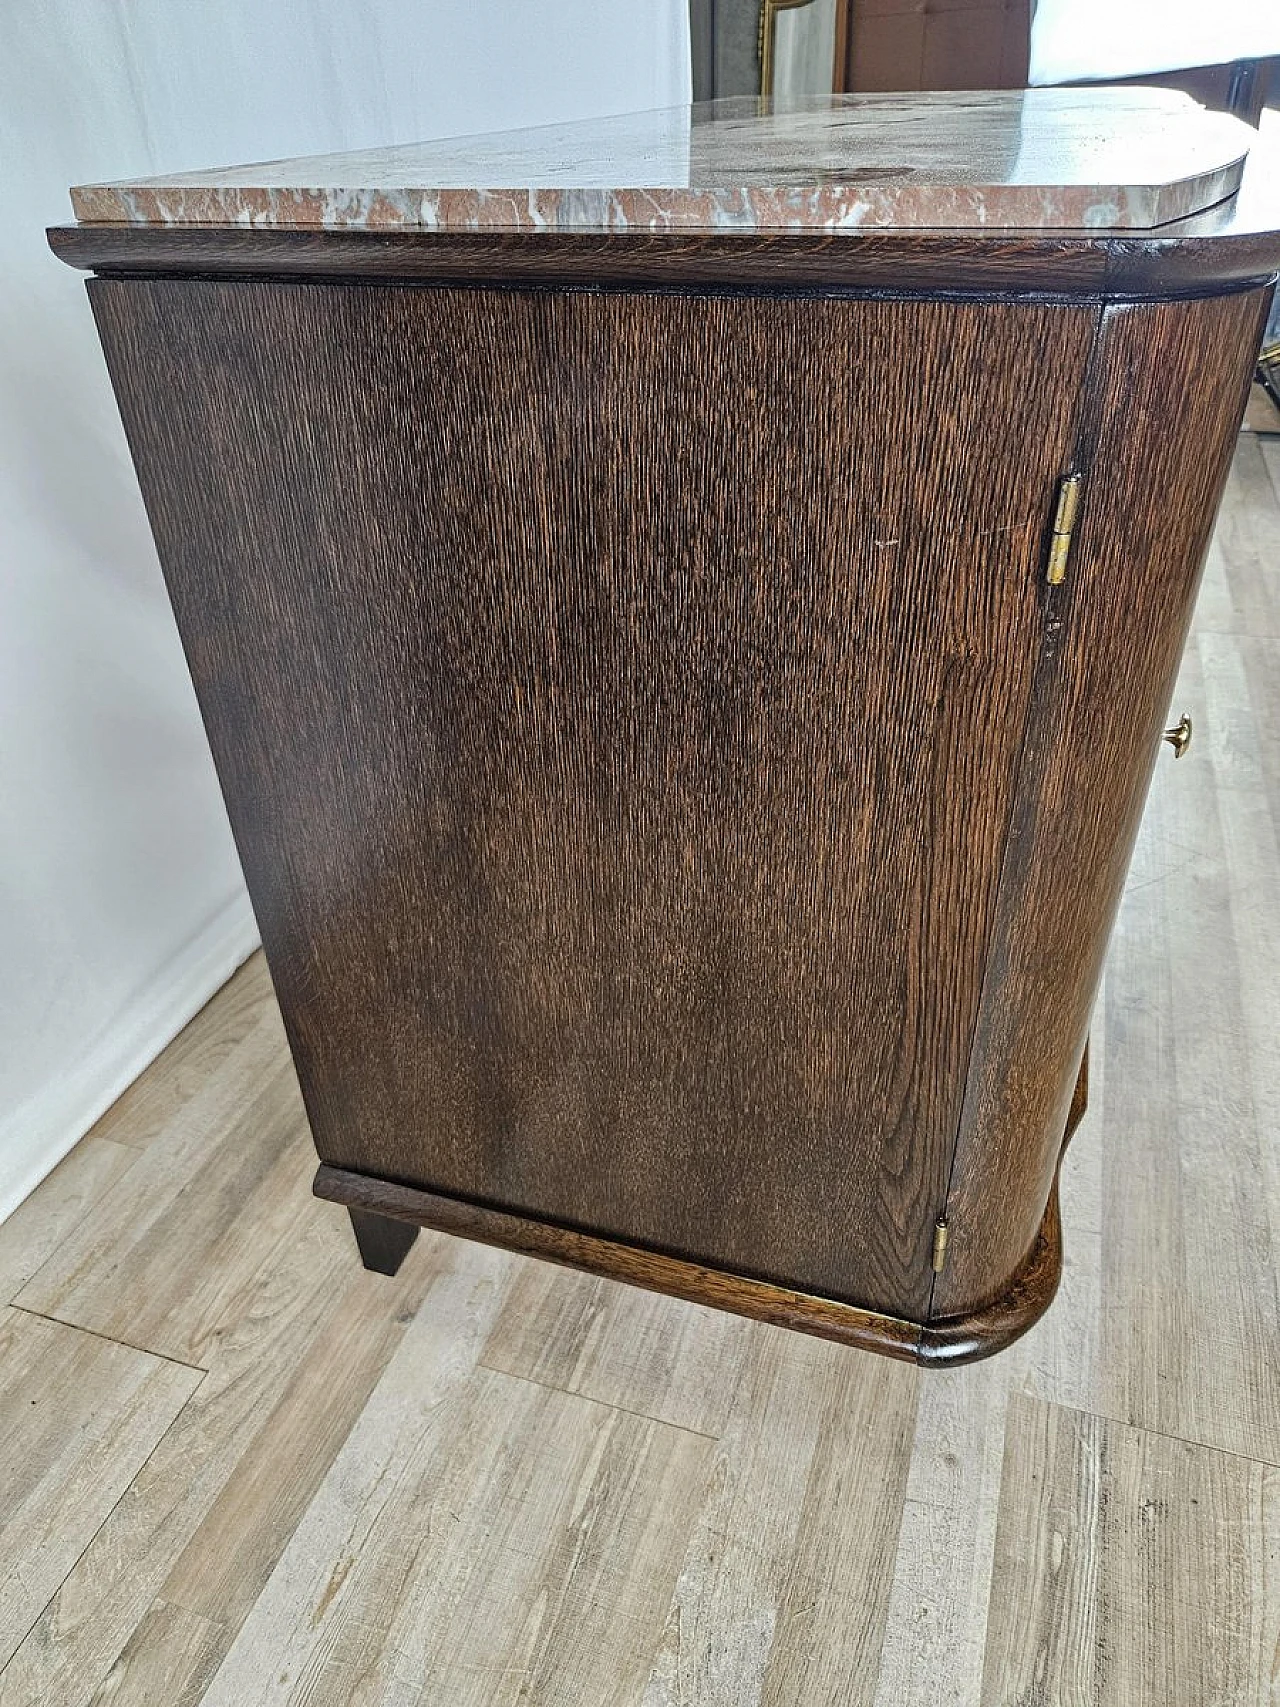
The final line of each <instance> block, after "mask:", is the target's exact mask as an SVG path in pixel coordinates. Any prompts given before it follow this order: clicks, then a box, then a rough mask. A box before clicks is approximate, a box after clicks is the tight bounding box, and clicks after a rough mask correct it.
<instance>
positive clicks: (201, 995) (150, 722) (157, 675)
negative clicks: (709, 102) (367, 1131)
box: [0, 0, 689, 1218]
mask: <svg viewBox="0 0 1280 1707" xmlns="http://www.w3.org/2000/svg"><path fill="white" fill-rule="evenodd" d="M19 11H20V13H21V21H20V22H19V20H18V19H17V18H16V17H15V18H14V19H11V20H10V27H9V28H7V29H6V30H5V32H4V35H5V44H4V54H3V57H0V245H3V253H2V255H0V1218H2V1217H3V1216H4V1215H5V1214H7V1213H8V1211H9V1210H10V1209H12V1208H13V1206H14V1205H15V1204H16V1203H17V1202H19V1201H20V1200H21V1199H22V1197H23V1196H24V1195H25V1194H26V1193H27V1192H28V1191H30V1190H31V1188H32V1187H33V1186H34V1185H35V1184H36V1183H37V1182H38V1180H39V1179H40V1178H41V1177H42V1176H43V1175H44V1174H45V1173H46V1172H48V1170H49V1169H50V1168H51V1167H52V1166H53V1165H54V1163H55V1162H56V1161H58V1159H59V1158H60V1157H61V1156H62V1155H63V1154H64V1153H65V1152H66V1151H67V1150H68V1149H69V1148H70V1147H71V1145H72V1144H73V1143H74V1142H75V1140H76V1139H77V1138H78V1137H79V1136H80V1134H81V1133H82V1132H84V1131H85V1130H86V1129H87V1127H88V1126H89V1125H90V1124H91V1123H92V1122H93V1120H94V1119H95V1118H96V1117H97V1116H98V1114H99V1113H101V1111H102V1110H103V1109H104V1108H106V1107H107V1106H108V1104H109V1103H110V1102H111V1101H113V1100H114V1098H115V1097H116V1096H117V1095H118V1094H119V1093H120V1091H121V1090H122V1089H123V1088H124V1087H125V1086H126V1085H127V1084H128V1083H129V1081H130V1080H131V1079H132V1078H133V1077H134V1076H136V1074H137V1073H138V1072H139V1071H140V1070H141V1068H142V1067H143V1066H144V1065H145V1064H146V1063H147V1061H149V1060H150V1059H151V1058H152V1057H153V1056H154V1055H155V1054H156V1053H157V1051H158V1050H159V1049H160V1048H161V1047H162V1046H163V1044H164V1043H165V1042H167V1041H168V1039H169V1038H170V1037H171V1036H172V1035H173V1033H174V1032H175V1031H176V1030H177V1029H178V1028H179V1027H180V1026H181V1025H182V1024H183V1023H184V1022H185V1021H186V1019H187V1018H188V1017H189V1016H190V1015H191V1014H192V1013H193V1012H194V1011H195V1010H196V1009H197V1008H198V1007H199V1006H200V1005H201V1003H202V1002H204V1001H205V1000H206V999H207V997H208V996H209V995H210V994H211V993H212V991H213V990H214V989H215V988H216V987H217V985H218V984H219V983H220V982H221V981H222V980H223V979H224V978H225V977H227V976H228V974H229V973H230V972H231V971H232V969H233V968H234V967H235V966H236V964H237V963H238V962H239V961H240V960H242V959H243V958H244V956H245V955H246V954H247V953H248V952H249V951H250V950H251V948H252V947H253V945H254V942H255V941H256V936H255V932H254V926H253V920H252V915H251V913H250V910H249V907H248V902H247V899H246V896H245V894H244V889H243V885H242V882H241V878H240V871H239V866H238V865H237V862H236V858H235V852H234V849H233V847H232V843H231V837H230V832H229V831H228V829H227V825H226V819H225V816H224V814H223V809H222V803H221V800H220V798H219V795H218V792H217V787H216V784H215V782H214V777H213V770H212V766H211V763H210V761H209V758H208V755H207V751H206V748H205V743H204V737H203V734H202V731H201V728H200V723H199V718H198V716H197V713H196V708H195V702H194V699H193V696H192V692H191V688H190V685H189V683H188V681H187V677H186V672H185V668H184V665H183V661H182V655H181V651H180V649H179V646H178V640H177V635H176V633H175V631H174V628H173V622H172V618H171V616H170V614H169V608H168V604H167V602H166V600H165V595H164V590H163V586H162V583H161V580H160V573H159V569H158V567H157V564H156V561H155V553H154V550H153V548H152V545H151V539H150V535H149V533H148V531H147V526H146V521H145V518H144V516H143V512H142V506H141V502H140V500H139V498H138V496H137V491H136V487H135V484H134V480H133V474H132V470H131V468H130V465H129V460H128V456H127V453H126V450H125V446H124V440H123V437H122V434H121V431H120V426H119V422H118V420H117V416H116V411H115V405H114V402H113V400H112V397H111V394H110V390H109V387H108V384H107V378H106V372H105V369H104V367H103V363H102V358H101V355H100V353H99V350H98V346H97V342H96V338H95V336H94V331H93V326H92V321H91V318H90V314H89V309H88V305H87V303H86V301H85V298H84V293H83V289H82V282H81V279H80V276H79V275H77V274H75V273H72V272H71V271H70V270H69V269H67V268H66V267H63V266H62V265H60V264H59V263H58V262H56V261H55V260H54V259H53V257H52V256H51V255H50V254H49V252H48V250H47V248H46V247H45V243H44V236H43V231H44V227H45V226H46V225H48V224H55V223H65V222H66V221H67V219H68V217H69V215H68V207H67V199H66V190H67V186H68V185H69V184H71V183H74V182H83V181H87V180H92V179H100V178H113V177H124V176H129V175H133V174H138V173H143V172H151V171H177V170H180V169H183V168H191V167H200V166H212V165H218V164H225V163H228V162H233V161H238V160H261V159H268V158H272V157H275V156H280V155H288V154H300V153H308V152H315V151H319V150H328V149H336V148H358V147H365V146H371V145H374V144H377V143H385V142H409V141H413V140H415V139H421V138H424V137H430V136H448V135H457V134H459V133H465V132H468V131H477V130H486V129H499V128H510V127H513V126H517V125H524V124H538V123H544V122H550V121H553V120H556V119H562V118H570V117H580V116H587V115H590V114H594V113H606V112H623V111H627V110H631V109H636V108H642V107H651V106H664V105H673V104H676V103H678V102H681V101H684V100H686V99H687V98H688V78H689V71H688V42H687V34H688V24H687V6H686V4H685V0H628V4H626V5H625V6H623V5H617V6H613V5H602V4H600V0H550V3H549V4H543V5H531V4H528V3H526V0H366V3H364V4H361V5H352V4H350V3H349V0H293V3H291V4H281V3H273V0H220V3H219V4H217V5H210V4H199V3H197V4H196V5H190V4H186V5H184V4H180V3H177V0H130V4H129V5H128V6H127V7H126V6H123V5H112V6H105V5H100V4H96V3H91V4H86V0H44V3H43V4H42V5H40V6H39V7H21V8H19Z"/></svg>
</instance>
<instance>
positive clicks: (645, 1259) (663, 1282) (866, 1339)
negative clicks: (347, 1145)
mask: <svg viewBox="0 0 1280 1707" xmlns="http://www.w3.org/2000/svg"><path fill="white" fill-rule="evenodd" d="M1088 1100H1089V1045H1088V1043H1087V1041H1086V1043H1085V1047H1084V1053H1083V1055H1082V1057H1081V1061H1080V1070H1079V1073H1078V1075H1077V1077H1076V1085H1075V1091H1074V1094H1073V1095H1072V1098H1071V1110H1070V1113H1069V1114H1068V1116H1067V1125H1066V1130H1065V1132H1064V1133H1063V1136H1062V1150H1061V1152H1060V1153H1059V1157H1058V1170H1057V1171H1056V1172H1055V1173H1054V1177H1053V1186H1052V1188H1051V1190H1050V1192H1049V1201H1048V1203H1047V1205H1046V1206H1045V1212H1044V1219H1043V1221H1042V1222H1041V1223H1040V1231H1039V1233H1038V1234H1037V1236H1036V1241H1035V1243H1034V1245H1033V1246H1032V1247H1031V1251H1030V1253H1029V1255H1028V1256H1027V1260H1026V1261H1025V1263H1024V1264H1023V1265H1022V1267H1021V1269H1019V1271H1018V1273H1017V1274H1016V1275H1015V1276H1014V1279H1013V1283H1012V1285H1011V1286H1010V1287H1009V1289H1008V1291H1007V1292H1004V1293H1002V1294H1001V1296H1000V1297H999V1298H997V1299H996V1300H995V1301H994V1302H993V1303H991V1304H987V1305H985V1306H984V1307H983V1308H982V1309H981V1310H975V1311H973V1312H972V1313H971V1314H969V1315H964V1316H948V1317H944V1318H942V1319H940V1320H935V1321H930V1322H911V1321H905V1320H903V1319H902V1318H900V1317H898V1316H885V1315H881V1314H880V1313H879V1312H878V1311H876V1310H862V1309H859V1308H858V1307H857V1306H856V1305H854V1304H845V1303H841V1302H840V1301H839V1300H838V1299H835V1298H821V1297H818V1296H816V1295H815V1294H813V1293H809V1292H795V1291H792V1290H791V1289H790V1288H789V1287H785V1286H775V1285H773V1284H771V1283H770V1282H769V1281H764V1280H750V1279H747V1278H746V1277H745V1276H743V1275H736V1274H726V1273H725V1272H724V1271H723V1270H721V1269H714V1268H704V1267H703V1266H702V1265H701V1264H699V1263H693V1262H686V1261H685V1260H683V1259H682V1258H680V1257H672V1256H664V1255H662V1254H661V1253H660V1252H657V1251H646V1250H642V1249H641V1248H640V1247H639V1246H636V1245H626V1244H622V1243H621V1242H619V1241H618V1240H615V1239H601V1238H597V1237H596V1236H595V1235H594V1234H590V1233H578V1232H574V1231H573V1230H572V1229H570V1228H566V1227H556V1226H553V1225H552V1224H551V1223H550V1222H546V1221H536V1220H534V1219H532V1218H531V1217H529V1216H527V1215H508V1214H507V1213H505V1212H504V1211H502V1210H498V1209H486V1208H485V1207H483V1206H482V1205H481V1204H478V1203H468V1202H465V1201H464V1200H462V1199H460V1198H454V1197H442V1196H440V1195H439V1194H438V1193H437V1192H432V1191H421V1190H419V1189H418V1188H417V1187H415V1186H407V1185H394V1184H392V1183H391V1182H390V1181H388V1180H380V1179H374V1178H372V1177H370V1176H369V1175H368V1174H358V1173H353V1172H351V1171H350V1170H348V1169H345V1168H331V1167H329V1166H328V1165H327V1163H322V1164H321V1166H320V1168H319V1169H318V1170H317V1173H316V1177H315V1184H314V1186H313V1190H314V1191H315V1194H316V1196H317V1197H323V1198H326V1199H328V1201H329V1202H331V1203H342V1204H345V1205H346V1206H347V1208H348V1209H349V1210H351V1212H352V1220H353V1222H354V1223H355V1225H356V1226H357V1229H358V1228H359V1226H360V1221H358V1220H357V1216H360V1217H361V1218H362V1219H364V1220H365V1221H366V1224H367V1220H368V1218H369V1217H381V1218H390V1219H391V1220H393V1221H407V1222H411V1223H412V1224H413V1225H414V1226H415V1227H430V1228H432V1229H433V1230H434V1231H436V1232H439V1233H454V1234H457V1235H458V1236H459V1237H461V1238H464V1239H475V1240H477V1241H478V1242H479V1243H481V1244H485V1245H497V1246H498V1247H499V1248H501V1249H502V1250H508V1251H519V1252H520V1253H521V1254H522V1255H524V1256H530V1257H540V1258H541V1259H542V1260H543V1261H544V1262H555V1263H562V1264H563V1265H564V1266H565V1267H567V1268H578V1269H583V1270H585V1271H586V1272H587V1273H588V1274H599V1275H603V1276H604V1277H605V1278H606V1279H609V1280H623V1281H626V1282H627V1283H628V1284H629V1285H631V1286H643V1287H646V1288H647V1289H648V1290H649V1291H651V1292H665V1293H668V1294H670V1295H671V1296H672V1297H674V1298H685V1299H688V1300H689V1302H690V1303H693V1304H709V1305H711V1306H712V1307H713V1308H714V1309H717V1310H732V1311H734V1312H736V1314H738V1315H740V1316H751V1317H754V1318H755V1320H757V1321H760V1322H772V1323H773V1324H774V1325H775V1326H777V1327H782V1328H796V1329H798V1330H799V1331H800V1332H801V1333H806V1334H816V1335H818V1337H819V1338H821V1339H829V1340H838V1341H839V1342H840V1343H841V1344H842V1345H852V1346H857V1347H859V1348H860V1349H861V1350H863V1351H876V1352H879V1353H880V1354H881V1355H882V1356H885V1357H898V1358H902V1359H904V1360H905V1361H907V1362H910V1363H918V1364H921V1365H922V1366H923V1367H924V1368H926V1369H933V1368H949V1367H951V1366H952V1365H954V1364H959V1363H976V1362H978V1361H979V1359H981V1358H984V1357H990V1356H992V1354H993V1353H995V1352H997V1351H1003V1350H1004V1348H1005V1347H1006V1346H1007V1345H1010V1344H1012V1342H1013V1341H1014V1340H1016V1339H1017V1338H1019V1336H1020V1335H1022V1334H1025V1333H1026V1331H1027V1329H1028V1328H1029V1327H1031V1326H1032V1325H1033V1324H1034V1323H1035V1322H1037V1321H1038V1320H1039V1319H1040V1317H1041V1316H1043V1314H1044V1313H1045V1311H1046V1310H1047V1309H1048V1308H1049V1306H1050V1304H1051V1303H1052V1302H1053V1298H1054V1294H1055V1293H1056V1292H1057V1290H1058V1281H1059V1280H1060V1278H1061V1276H1062V1221H1061V1217H1060V1216H1059V1213H1058V1173H1059V1172H1060V1171H1061V1168H1062V1157H1063V1156H1064V1155H1065V1154H1066V1149H1067V1145H1068V1144H1069V1143H1070V1142H1071V1137H1072V1134H1073V1133H1074V1132H1075V1129H1076V1127H1077V1126H1078V1125H1079V1124H1080V1121H1081V1119H1082V1118H1083V1116H1084V1112H1085V1109H1086V1107H1087V1106H1088ZM411 1243H412V1240H411V1239H410V1240H408V1241H407V1242H406V1243H405V1246H404V1249H405V1250H407V1249H408V1246H409V1244H411ZM362 1250H363V1246H362ZM401 1255H403V1252H402V1253H401ZM366 1260H367V1259H366ZM396 1266H398V1263H397V1265H396ZM392 1272H394V1271H392Z"/></svg>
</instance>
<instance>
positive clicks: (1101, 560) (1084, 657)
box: [933, 291, 1268, 1316]
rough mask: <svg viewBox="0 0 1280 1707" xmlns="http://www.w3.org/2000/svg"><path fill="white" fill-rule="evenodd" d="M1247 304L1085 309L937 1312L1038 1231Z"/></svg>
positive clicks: (1189, 601)
mask: <svg viewBox="0 0 1280 1707" xmlns="http://www.w3.org/2000/svg"><path fill="white" fill-rule="evenodd" d="M1267 303H1268V293H1267V292H1266V291H1255V292H1252V293H1249V294H1245V295H1235V296H1221V297H1216V298H1211V299H1209V300H1205V301H1188V302H1181V303H1164V304H1148V305H1141V306H1119V305H1117V306H1115V307H1112V308H1109V309H1108V310H1107V312H1106V315H1105V318H1104V321H1103V326H1102V331H1101V337H1100V342H1099V346H1098V350H1097V354H1096V358H1095V361H1094V363H1093V368H1092V374H1091V380H1090V384H1091V389H1092V393H1093V394H1092V396H1091V398H1090V399H1089V400H1088V403H1087V407H1086V409H1085V411H1084V413H1083V416H1082V431H1081V442H1080V444H1079V446H1078V447H1077V451H1076V456H1075V458H1074V460H1075V461H1076V463H1077V464H1078V466H1080V467H1081V468H1082V470H1083V471H1084V473H1085V481H1086V485H1085V492H1086V496H1085V500H1084V507H1083V510H1082V514H1081V518H1080V522H1079V527H1078V532H1077V537H1076V541H1075V546H1074V549H1073V553H1072V557H1071V560H1070V563H1069V566H1068V571H1067V576H1066V579H1065V581H1064V582H1063V584H1062V585H1061V586H1059V587H1055V588H1052V589H1048V591H1047V596H1046V607H1045V648H1044V653H1043V655H1042V658H1041V662H1040V666H1039V668H1038V671H1037V679H1036V687H1035V692H1034V695H1033V698H1032V705H1031V713H1030V718H1029V722H1028V729H1027V744H1026V750H1025V753H1024V756H1023V762H1022V772H1021V783H1020V788H1019V795H1018V800H1017V804H1016V806H1015V810H1014V816H1013V823H1012V826H1011V833H1010V838H1009V846H1008V850H1007V853H1006V857H1005V869H1004V874H1003V877H1002V880H1001V892H1000V901H999V906H998V923H997V926H996V930H995V934H994V937H993V940H992V947H991V958H990V962H989V965H988V968H987V975H986V983H985V987H984V991H983V999H982V1005H981V1010H980V1013H979V1019H978V1026H977V1031H976V1035H975V1039H974V1052H973V1064H972V1068H971V1072H970V1077H969V1085H968V1091H967V1094H966V1099H965V1108H964V1116H963V1119H962V1121H961V1126H960V1134H959V1141H958V1146H957V1152H956V1164H955V1174H954V1179H953V1185H952V1191H951V1193H950V1197H949V1200H948V1215H949V1219H950V1224H951V1236H950V1244H949V1251H948V1262H947V1267H946V1270H945V1272H944V1274H943V1275H941V1276H940V1277H939V1281H938V1285H937V1287H936V1288H935V1293H934V1300H933V1309H934V1311H935V1313H937V1314H939V1315H943V1316H945V1315H950V1314H953V1313H955V1312H958V1311H967V1310H974V1309H979V1308H981V1307H982V1306H983V1305H985V1304H986V1303H988V1302H989V1301H991V1300H992V1299H994V1298H995V1297H996V1296H997V1295H998V1293H999V1291H1000V1290H1001V1286H1002V1282H1001V1276H1004V1275H1008V1274H1010V1273H1012V1272H1014V1270H1015V1269H1018V1268H1020V1267H1021V1266H1022V1265H1023V1264H1024V1263H1025V1261H1026V1254H1027V1252H1028V1249H1029V1248H1030V1247H1031V1245H1032V1244H1033V1243H1034V1241H1035V1240H1037V1239H1038V1238H1039V1227H1040V1223H1041V1219H1042V1213H1043V1205H1044V1203H1045V1198H1046V1194H1047V1193H1048V1192H1049V1190H1050V1183H1051V1180H1052V1178H1053V1176H1054V1173H1055V1170H1056V1168H1057V1163H1058V1134H1059V1133H1060V1132H1061V1130H1062V1125H1063V1119H1064V1116H1065V1114H1066V1112H1067V1109H1068V1105H1069V1103H1070V1099H1071V1096H1072V1087H1073V1084H1074V1082H1075V1075H1076V1069H1077V1065H1078V1063H1079V1060H1080V1056H1081V1051H1082V1049H1083V1046H1084V1040H1085V1034H1086V1031H1087V1027H1088V1023H1089V1014H1090V1010H1091V1008H1092V1005H1093V999H1094V995H1095V993H1096V991H1097V986H1098V980H1099V978H1100V975H1101V970H1102V962H1103V957H1104V954H1105V952H1106V944H1107V939H1108V937H1109V935H1110V931H1111V926H1112V922H1113V920H1114V916H1115V910H1116V907H1117V905H1118V904H1119V899H1120V893H1121V889H1122V886H1123V882H1124V876H1125V872H1126V870H1127V868H1128V863H1129V857H1130V854H1131V852H1132V848H1133V842H1134V838H1135V836H1136V833H1137V827H1138V821H1139V817H1140V815H1141V811H1142V805H1143V801H1144V800H1145V798H1146V792H1147V785H1148V782H1149V779H1150V775H1151V769H1152V766H1153V764H1154V762H1155V759H1156V756H1157V753H1158V752H1159V751H1160V750H1161V748H1160V732H1161V729H1162V728H1163V725H1164V720H1165V713H1166V711H1167V709H1168V704H1169V695H1170V693H1171V692H1172V688H1173V680H1174V675H1175V672H1176V670H1177V666H1178V661H1179V658H1180V657H1181V654H1182V646H1183V641H1184V639H1185V635H1186V629H1187V625H1188V623H1189V621H1190V617H1191V610H1192V605H1193V603H1194V599H1195V593H1196V588H1197V586H1198V584H1199V578H1200V571H1201V567H1202V565H1203V560H1204V554H1205V551H1206V549H1207V547H1208V542H1209V536H1210V533H1211V530H1212V527H1213V522H1214V517H1215V514H1216V511H1217V506H1218V502H1219V499H1220V497H1221V494H1222V488H1223V484H1224V482H1225V479H1226V474H1227V468H1228V465H1229V462H1230V458H1231V452H1232V449H1233V443H1234V435H1235V432H1236V429H1237V427H1238V425H1239V421H1240V416H1241V413H1242V411H1243V408H1244V401H1245V396H1246V393H1247V389H1248V385H1249V380H1250V375H1251V372H1252V366H1253V359H1254V354H1255V352H1256V349H1257V345H1258V341H1259V339H1260V337H1261V334H1262V325H1263V319H1264V316H1265V313H1266V309H1267ZM1187 994H1188V998H1189V999H1192V998H1193V997H1194V992H1188V993H1187ZM994 1180H999V1181H1000V1182H1001V1189H1000V1190H999V1191H998V1192H993V1191H992V1190H991V1189H990V1182H992V1181H994Z"/></svg>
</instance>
